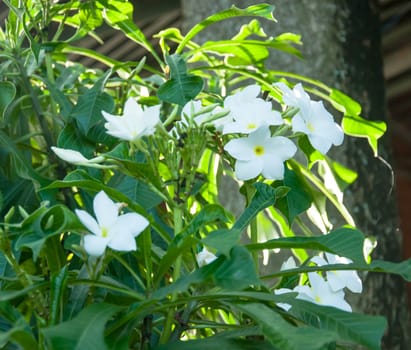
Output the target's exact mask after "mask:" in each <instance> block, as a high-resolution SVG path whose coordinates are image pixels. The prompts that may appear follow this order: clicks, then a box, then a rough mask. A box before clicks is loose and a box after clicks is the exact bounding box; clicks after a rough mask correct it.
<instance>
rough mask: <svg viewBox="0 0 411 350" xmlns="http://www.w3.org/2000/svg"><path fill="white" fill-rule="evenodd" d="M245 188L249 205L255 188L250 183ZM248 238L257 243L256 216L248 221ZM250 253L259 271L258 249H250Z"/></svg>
mask: <svg viewBox="0 0 411 350" xmlns="http://www.w3.org/2000/svg"><path fill="white" fill-rule="evenodd" d="M245 188H246V196H247V205H249V204H250V202H251V199H252V198H253V196H254V193H255V188H254V187H253V186H252V185H251V183H246V184H245ZM250 238H251V242H252V243H253V244H256V243H258V224H257V217H254V218H253V219H252V220H251V222H250ZM251 254H252V257H253V261H254V266H255V268H256V269H257V271H259V261H258V251H252V252H251Z"/></svg>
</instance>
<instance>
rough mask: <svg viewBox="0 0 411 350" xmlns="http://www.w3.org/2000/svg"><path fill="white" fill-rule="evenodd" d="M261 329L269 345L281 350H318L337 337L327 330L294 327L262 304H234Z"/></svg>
mask: <svg viewBox="0 0 411 350" xmlns="http://www.w3.org/2000/svg"><path fill="white" fill-rule="evenodd" d="M235 306H236V307H238V308H239V309H240V310H242V311H243V312H245V313H246V314H248V315H249V316H251V317H252V319H253V320H254V321H255V322H256V324H257V325H259V326H260V327H261V330H262V332H263V334H264V335H265V336H266V337H267V338H268V339H269V340H270V341H271V344H272V345H274V346H275V347H277V348H278V349H281V350H301V349H304V350H320V349H324V347H325V346H327V345H329V344H331V343H333V342H335V340H337V336H336V334H335V333H334V332H333V331H329V330H327V329H322V330H319V329H316V328H313V327H296V326H295V325H293V324H291V323H288V322H287V321H286V320H284V319H283V318H282V317H281V316H280V315H279V314H278V313H277V312H275V311H274V310H273V309H271V308H269V307H268V306H266V305H264V304H257V303H243V304H236V305H235Z"/></svg>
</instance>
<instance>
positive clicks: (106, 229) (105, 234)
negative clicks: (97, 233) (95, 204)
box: [101, 227, 108, 238]
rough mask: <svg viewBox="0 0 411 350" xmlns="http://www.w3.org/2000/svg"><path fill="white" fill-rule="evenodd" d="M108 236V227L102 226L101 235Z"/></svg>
mask: <svg viewBox="0 0 411 350" xmlns="http://www.w3.org/2000/svg"><path fill="white" fill-rule="evenodd" d="M107 236H108V228H107V227H102V228H101V237H103V238H107Z"/></svg>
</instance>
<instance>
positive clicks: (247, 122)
mask: <svg viewBox="0 0 411 350" xmlns="http://www.w3.org/2000/svg"><path fill="white" fill-rule="evenodd" d="M275 86H276V87H277V88H278V89H280V90H281V92H282V95H283V103H284V105H286V106H287V107H291V108H298V112H297V113H296V114H295V115H294V117H293V118H292V120H291V126H292V131H293V132H294V133H304V134H306V135H307V136H308V139H309V140H310V142H311V144H312V146H313V147H314V148H316V149H317V150H318V151H320V152H321V153H323V154H325V153H326V152H328V150H329V149H330V147H331V146H332V145H340V144H341V143H342V141H343V138H344V133H343V131H342V130H341V127H340V126H339V125H338V124H336V123H335V122H334V120H333V117H332V115H331V114H330V113H329V112H327V110H326V109H325V108H324V106H323V104H322V102H318V101H312V100H311V99H310V97H309V95H308V94H307V93H306V92H305V91H304V89H303V87H302V85H301V84H297V85H296V86H295V87H294V88H293V89H292V90H291V89H290V88H289V87H288V86H287V85H285V84H284V83H277V84H275ZM259 94H260V87H259V86H257V85H250V86H247V87H246V88H244V89H243V90H241V91H239V92H237V93H235V94H233V95H230V96H228V97H227V98H226V99H225V101H224V109H222V108H221V107H215V108H214V109H213V107H211V108H203V107H202V104H201V101H190V102H188V103H187V104H186V105H185V106H184V108H183V110H182V121H181V122H182V123H186V120H188V119H190V118H191V120H193V122H194V124H195V125H200V124H203V123H211V124H212V125H213V126H214V127H215V128H216V130H218V131H220V132H221V133H222V134H223V135H227V134H237V135H238V136H239V137H233V138H231V140H230V141H228V142H227V143H226V145H225V147H224V149H225V151H226V152H227V153H228V154H230V155H231V156H232V157H233V158H234V159H235V166H234V167H235V169H234V170H235V174H236V177H237V178H238V179H239V180H249V179H253V178H256V177H257V176H259V175H260V174H261V175H262V176H264V177H265V178H266V179H271V180H281V179H283V177H284V162H285V161H286V160H288V159H290V158H292V157H293V156H294V154H295V153H296V152H297V147H296V146H295V144H294V143H293V142H292V141H291V140H290V139H289V138H288V137H285V136H272V133H271V129H270V127H271V126H279V125H282V124H284V123H285V120H284V119H283V118H282V116H281V113H280V112H278V111H275V110H273V108H272V104H271V102H269V101H265V100H263V99H262V98H260V97H258V95H259ZM102 115H103V117H104V119H105V120H106V123H105V128H106V129H107V133H108V134H109V135H112V136H114V137H117V138H119V139H121V140H125V141H129V142H132V143H133V142H136V141H137V140H139V139H140V138H142V137H143V136H148V135H152V134H153V133H154V132H155V130H156V126H157V125H158V123H159V122H160V105H156V106H151V107H146V108H145V109H144V110H143V108H142V107H141V106H140V105H139V104H138V103H137V102H136V100H135V99H134V98H129V99H128V100H127V101H126V103H125V105H124V109H123V115H120V116H119V115H112V114H110V113H107V112H105V111H103V112H102ZM186 125H187V124H186ZM52 150H53V152H54V153H55V154H56V155H57V156H58V157H59V158H61V159H63V160H65V161H67V162H70V163H73V164H76V165H84V166H94V167H105V166H104V165H101V164H99V163H101V162H103V161H104V157H102V156H98V157H95V158H92V159H87V158H86V157H84V156H83V155H82V154H81V153H80V152H78V151H75V150H71V149H63V148H58V147H52ZM100 203H104V205H100ZM116 208H117V207H116V206H115V204H113V202H111V200H110V199H109V198H108V197H107V195H106V194H105V193H104V192H100V193H99V194H98V195H97V196H96V197H95V199H94V211H95V214H96V216H97V222H96V221H95V220H94V219H93V218H92V217H91V216H90V215H89V214H87V213H86V212H84V211H82V210H77V211H76V213H77V215H78V217H79V218H80V220H81V221H82V223H83V224H84V225H85V226H86V227H87V228H88V229H89V230H90V231H91V232H92V233H93V234H94V236H93V235H87V236H85V238H84V247H85V249H86V251H87V252H88V253H89V254H90V255H101V254H103V252H104V250H105V248H106V246H109V247H111V248H112V249H115V250H120V251H124V250H135V240H134V237H135V236H136V235H137V234H138V233H140V232H141V231H142V230H143V229H144V228H141V227H143V226H144V225H147V223H146V221H147V220H146V219H144V218H143V217H141V216H140V215H138V214H132V213H129V214H125V215H121V216H118V212H117V209H116ZM127 227H134V229H133V230H130V228H127ZM144 227H145V226H144ZM318 261H319V260H318ZM317 277H318V276H317ZM317 277H315V276H314V277H313V276H312V275H310V277H309V278H310V281H311V280H312V281H313V282H312V285H316V283H317V282H316V281H317V280H318V278H317ZM301 288H303V287H301ZM306 288H308V287H306ZM306 288H303V289H306ZM313 288H314V287H313V286H312V287H311V289H313ZM302 292H303V290H302V291H301V293H302ZM307 293H308V291H307V290H306V291H305V294H307Z"/></svg>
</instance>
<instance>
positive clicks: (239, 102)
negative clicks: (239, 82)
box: [223, 85, 284, 134]
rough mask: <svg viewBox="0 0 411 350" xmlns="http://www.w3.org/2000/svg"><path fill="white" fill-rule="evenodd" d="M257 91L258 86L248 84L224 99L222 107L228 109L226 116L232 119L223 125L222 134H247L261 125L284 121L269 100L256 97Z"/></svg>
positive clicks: (277, 123) (278, 123)
mask: <svg viewBox="0 0 411 350" xmlns="http://www.w3.org/2000/svg"><path fill="white" fill-rule="evenodd" d="M259 93H260V87H259V86H257V85H250V86H247V87H246V88H245V89H243V90H242V91H240V92H237V93H235V94H234V95H231V96H228V97H227V98H226V99H225V101H224V107H225V108H228V109H229V110H230V113H229V114H228V116H227V117H228V118H231V119H233V121H232V122H227V123H226V124H225V125H224V127H223V134H230V133H242V134H249V133H251V132H253V131H256V130H257V129H258V128H259V127H261V126H269V125H281V124H283V123H284V120H283V118H282V117H281V114H280V112H277V111H273V109H272V105H271V102H267V101H264V100H263V99H262V98H259V97H257V95H258V94H259Z"/></svg>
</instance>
